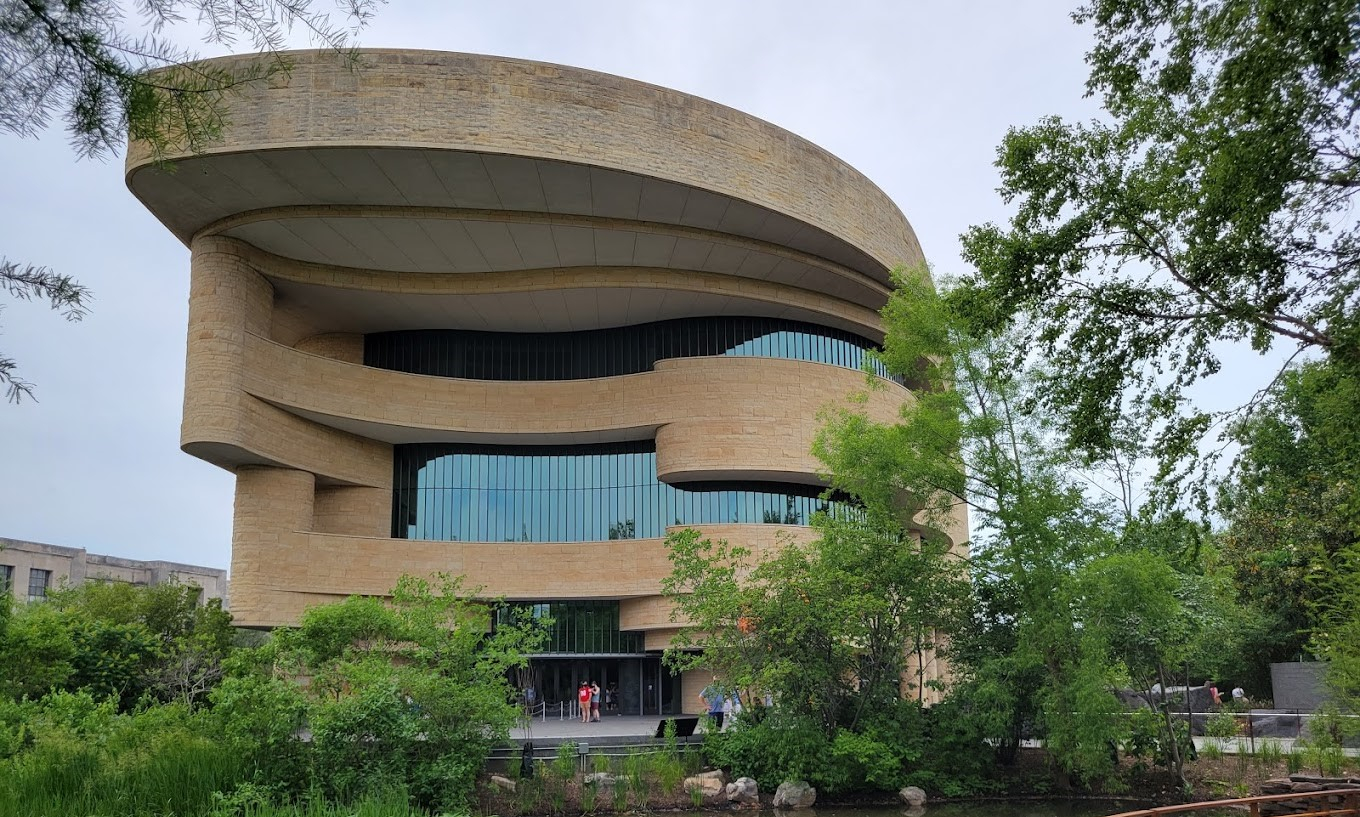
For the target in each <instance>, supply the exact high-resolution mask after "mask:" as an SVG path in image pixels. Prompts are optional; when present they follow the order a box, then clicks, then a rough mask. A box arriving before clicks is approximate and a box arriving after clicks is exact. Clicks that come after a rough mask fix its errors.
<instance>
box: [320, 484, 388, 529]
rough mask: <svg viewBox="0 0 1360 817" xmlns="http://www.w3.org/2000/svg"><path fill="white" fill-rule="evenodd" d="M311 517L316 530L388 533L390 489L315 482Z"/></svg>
mask: <svg viewBox="0 0 1360 817" xmlns="http://www.w3.org/2000/svg"><path fill="white" fill-rule="evenodd" d="M314 516H315V521H314V523H313V526H312V529H313V530H315V531H316V532H317V533H338V534H343V535H346V536H387V535H388V534H389V533H391V530H392V490H391V489H390V488H361V487H354V486H349V485H318V486H316V506H315V512H314Z"/></svg>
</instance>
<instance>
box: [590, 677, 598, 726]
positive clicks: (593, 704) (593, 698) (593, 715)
mask: <svg viewBox="0 0 1360 817" xmlns="http://www.w3.org/2000/svg"><path fill="white" fill-rule="evenodd" d="M590 719H591V720H595V721H598V720H599V719H600V685H599V684H597V683H595V682H594V681H591V682H590Z"/></svg>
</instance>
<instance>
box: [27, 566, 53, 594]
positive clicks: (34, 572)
mask: <svg viewBox="0 0 1360 817" xmlns="http://www.w3.org/2000/svg"><path fill="white" fill-rule="evenodd" d="M51 581H52V571H50V570H39V569H37V568H36V567H30V568H29V569H28V600H29V601H42V600H43V599H45V598H47V587H48V585H49V584H50V583H51Z"/></svg>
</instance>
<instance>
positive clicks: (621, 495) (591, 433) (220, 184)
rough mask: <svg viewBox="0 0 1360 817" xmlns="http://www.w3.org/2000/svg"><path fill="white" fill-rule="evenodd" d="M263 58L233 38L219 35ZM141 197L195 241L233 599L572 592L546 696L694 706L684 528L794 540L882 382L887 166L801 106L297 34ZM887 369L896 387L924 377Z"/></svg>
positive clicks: (194, 394)
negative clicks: (430, 586) (681, 596)
mask: <svg viewBox="0 0 1360 817" xmlns="http://www.w3.org/2000/svg"><path fill="white" fill-rule="evenodd" d="M233 59H248V58H233ZM293 59H294V61H295V66H294V68H293V70H292V72H291V73H290V74H289V75H288V76H286V77H278V78H274V79H272V80H270V81H268V82H266V83H260V84H258V85H257V86H256V87H253V88H250V89H247V90H246V91H244V92H243V93H241V94H240V95H238V96H234V97H231V98H230V99H228V100H227V102H226V105H227V119H228V122H229V125H228V127H227V128H226V131H225V133H224V135H223V138H222V140H221V141H220V143H218V144H215V145H214V146H212V147H211V148H210V149H208V150H207V151H205V152H203V153H200V154H194V155H190V154H185V155H182V156H176V157H171V159H172V161H171V162H170V165H171V167H165V166H158V165H156V164H154V163H153V162H152V161H151V160H150V159H149V157H148V156H147V155H146V154H145V152H144V151H143V150H140V149H139V148H140V146H138V145H136V144H134V145H132V147H131V149H130V151H129V156H128V161H127V183H128V186H129V187H130V188H131V189H132V192H133V193H134V194H135V195H136V196H137V197H138V198H139V199H140V200H141V201H142V202H143V203H144V204H145V205H146V206H147V207H148V208H150V209H151V211H152V212H153V213H154V214H155V215H156V217H157V218H159V219H160V220H161V221H162V222H163V223H164V224H165V226H166V227H168V228H169V229H170V230H171V231H172V232H173V233H174V234H175V235H176V236H178V237H179V238H180V239H181V240H182V241H184V242H185V244H187V245H188V246H189V247H190V248H191V250H192V262H191V263H192V281H191V289H190V307H189V332H188V364H187V371H186V375H185V400H184V424H183V430H182V445H183V448H184V450H185V451H188V452H189V453H191V454H193V455H195V456H197V457H201V458H203V459H205V460H208V461H209V462H212V463H215V464H217V465H219V466H221V467H223V468H226V469H228V470H230V471H232V472H233V473H235V474H236V480H237V481H236V508H235V528H234V533H233V540H232V573H231V581H232V611H233V614H234V615H235V617H236V619H237V621H238V622H239V623H241V624H244V625H248V626H261V627H267V626H272V625H279V624H286V623H289V622H292V621H295V620H296V619H297V617H298V615H299V614H300V613H301V611H302V610H303V609H304V608H306V607H307V606H308V605H310V604H314V603H317V602H324V601H330V600H335V599H338V598H341V597H344V596H347V595H351V594H364V595H381V594H384V593H386V592H387V591H388V590H389V589H390V588H391V587H392V585H393V584H394V583H395V581H396V579H397V577H398V576H400V575H401V574H402V573H414V574H429V573H432V572H435V571H448V572H451V573H455V574H464V575H465V576H466V577H467V583H468V585H470V586H480V587H482V588H484V589H485V592H486V593H487V594H489V595H497V596H504V597H506V598H508V599H512V600H516V601H521V602H525V603H531V604H539V605H545V607H544V608H542V609H547V610H551V611H552V615H553V616H554V618H555V619H556V621H557V626H556V631H555V633H554V637H553V642H552V645H551V647H550V652H549V653H547V654H545V655H544V656H542V657H541V658H540V659H539V660H538V661H537V662H536V663H535V668H536V670H535V671H536V672H537V673H538V675H537V678H536V680H535V683H536V684H537V685H538V686H539V689H540V690H542V691H543V693H544V695H543V697H545V698H548V699H549V700H553V699H555V698H556V697H557V696H559V695H561V694H563V692H564V690H566V691H569V690H570V689H571V687H570V686H569V685H570V684H571V683H573V682H574V681H575V679H576V678H579V677H581V676H582V675H583V674H588V675H589V676H590V677H594V678H597V679H598V678H603V679H604V680H605V681H606V682H607V683H613V684H617V685H618V687H619V697H620V701H621V702H622V704H623V705H624V709H625V711H641V712H647V713H650V712H656V711H661V712H667V711H675V710H676V709H677V708H680V707H684V708H686V709H688V708H690V707H689V704H691V703H692V702H693V699H694V695H693V694H691V693H692V691H691V690H689V689H684V690H682V689H681V684H680V683H677V681H676V679H672V678H670V677H668V676H667V675H666V674H665V672H664V671H663V670H662V669H661V666H660V664H659V661H658V659H657V656H658V651H659V650H660V649H662V648H663V647H664V646H665V644H666V642H667V641H668V639H669V637H670V635H671V633H672V632H673V630H672V628H673V627H674V624H672V623H671V621H670V620H669V610H668V608H667V606H666V604H665V602H664V600H663V599H662V598H661V597H660V596H659V595H658V592H659V585H660V580H661V578H662V577H663V576H664V575H665V574H666V573H667V572H668V571H669V563H668V562H667V559H666V555H665V549H664V545H663V537H664V536H665V533H666V530H667V529H668V528H672V527H674V526H677V525H679V526H686V525H689V526H695V527H699V528H702V529H703V530H704V531H705V532H706V533H708V534H709V535H712V536H714V537H722V538H726V539H729V540H731V541H738V542H741V543H743V544H745V545H748V546H752V547H754V548H757V549H758V548H762V547H769V546H773V545H775V544H776V541H777V538H778V537H779V536H780V535H781V532H785V533H789V534H791V535H793V536H807V535H808V529H807V528H806V527H804V525H805V524H806V522H807V520H808V517H809V515H810V514H811V513H812V512H813V511H814V510H815V509H816V508H817V507H819V506H820V504H821V502H820V500H818V499H817V496H818V494H819V492H820V491H821V485H820V483H819V480H818V478H817V475H816V472H817V470H818V465H817V463H816V461H815V460H814V459H813V457H812V455H811V454H810V453H809V446H810V441H811V439H812V435H813V433H814V430H815V428H816V425H817V421H816V414H817V411H818V410H819V409H820V408H821V407H823V406H826V405H828V404H832V403H835V402H837V401H842V400H844V399H845V398H846V396H847V395H849V394H851V393H852V392H855V391H859V390H862V389H863V386H864V378H865V375H864V374H863V372H862V371H861V369H860V367H861V365H862V362H863V359H864V350H865V349H869V348H873V347H874V346H875V344H876V343H878V342H879V341H881V339H882V331H881V327H880V323H879V317H878V314H877V312H878V310H879V309H880V308H881V307H882V306H883V304H884V302H885V299H886V297H887V293H888V285H889V276H888V272H889V269H890V268H892V267H893V266H896V265H899V264H914V263H917V262H919V261H920V260H921V252H920V248H919V247H918V246H917V243H916V240H915V237H914V236H913V234H912V230H911V227H910V225H909V224H908V223H907V221H906V219H905V218H904V217H903V216H902V214H901V212H900V211H899V210H898V209H897V207H896V206H894V204H893V203H892V202H891V201H890V200H889V199H888V198H887V196H885V195H884V194H883V192H882V191H881V190H879V189H878V188H877V187H875V186H874V185H873V184H872V183H870V182H869V181H868V180H867V179H865V178H864V177H863V176H861V175H860V174H859V173H858V172H856V171H855V170H854V169H853V168H851V167H849V166H848V165H846V164H845V163H844V162H842V161H840V160H839V159H837V158H836V157H834V156H831V155H830V154H828V153H827V152H825V151H823V150H821V149H819V148H817V147H816V146H814V145H812V144H809V143H808V142H806V141H804V140H803V139H800V138H798V137H797V136H794V135H793V134H791V133H788V132H787V131H784V130H782V129H780V128H777V127H774V126H773V125H770V124H769V123H766V122H763V121H761V120H759V119H755V118H753V117H750V116H747V115H745V114H742V113H740V112H738V111H735V110H732V109H730V108H726V107H723V106H721V105H717V104H714V103H712V102H708V101H706V100H703V99H698V98H695V97H692V96H688V95H686V94H682V93H679V92H676V91H671V90H667V89H664V88H658V87H655V86H651V85H647V84H644V83H640V82H634V81H631V80H626V79H621V78H619V77H614V76H609V75H605V74H599V73H595V72H591V71H583V70H579V69H574V68H566V67H562V66H557V65H547V64H543V63H535V62H528V61H523V60H512V59H503V58H496V57H485V56H476V55H469V54H447V53H434V52H419V51H372V52H365V54H364V55H363V57H362V60H361V62H362V66H361V67H360V68H358V69H357V70H351V69H350V68H349V67H348V66H346V65H344V64H343V63H342V62H341V61H340V60H339V59H337V58H336V57H335V56H334V55H331V54H328V53H323V52H301V53H297V54H295V55H293ZM885 383H886V386H887V387H886V388H884V389H878V390H874V391H873V392H872V393H871V394H870V397H869V402H868V410H869V411H870V412H871V413H872V414H874V415H876V416H877V417H879V418H882V419H887V418H889V417H891V416H893V415H895V414H896V412H897V410H898V408H899V406H900V405H901V404H902V402H903V401H904V400H907V399H909V392H908V391H907V390H906V389H905V388H904V387H903V386H902V385H899V384H898V383H894V382H887V381H885Z"/></svg>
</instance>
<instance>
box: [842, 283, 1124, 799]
mask: <svg viewBox="0 0 1360 817" xmlns="http://www.w3.org/2000/svg"><path fill="white" fill-rule="evenodd" d="M896 283H897V288H896V289H895V291H894V293H893V295H892V296H891V297H890V300H889V303H888V305H887V307H885V309H884V312H883V315H884V323H885V328H886V332H887V336H886V340H885V347H884V353H883V361H884V363H885V364H886V365H887V366H888V368H889V370H890V371H893V372H895V373H907V372H911V373H913V374H914V376H915V377H916V379H917V380H918V382H920V383H921V387H920V388H918V389H917V391H916V399H915V401H914V402H913V403H912V404H910V405H908V406H906V407H905V408H904V409H903V411H902V415H901V418H900V420H899V421H898V422H896V423H891V424H879V423H875V422H872V421H870V420H869V419H868V418H867V417H866V416H865V415H864V414H863V413H862V412H860V411H857V410H854V409H847V410H842V411H839V412H837V413H835V414H833V415H831V416H830V417H829V422H828V424H827V426H826V427H825V428H824V430H823V432H822V434H821V435H820V437H819V439H818V443H817V452H818V454H819V456H821V458H822V459H823V461H824V462H826V463H827V466H828V471H829V474H830V477H831V481H832V484H833V486H834V487H836V488H838V489H840V490H843V491H846V492H848V493H850V494H852V495H854V496H857V497H860V498H861V499H862V500H863V501H864V502H865V504H866V506H867V507H869V508H871V509H875V510H876V512H878V513H883V514H890V513H896V514H898V515H899V517H908V518H912V519H916V520H922V521H924V522H925V523H926V524H927V525H931V526H933V527H937V528H943V527H945V526H946V525H947V523H948V521H949V520H950V519H952V518H954V516H955V515H956V514H957V509H958V507H960V506H962V507H966V508H968V509H969V511H970V512H971V516H972V518H973V526H974V527H973V538H972V542H971V546H972V559H971V569H972V572H973V575H974V577H975V581H976V582H977V587H978V590H977V606H976V608H975V610H976V613H975V615H976V620H975V622H974V623H973V625H972V626H970V627H965V628H963V629H962V630H960V631H959V633H958V634H957V636H956V637H955V638H954V640H953V642H952V645H951V655H952V657H953V664H952V666H953V669H954V672H955V674H956V677H957V683H956V685H957V690H956V693H957V694H958V695H959V696H960V697H961V698H963V699H966V700H967V705H968V706H970V707H971V708H972V709H973V710H974V711H977V710H983V709H985V710H987V711H988V714H987V715H986V717H985V721H986V724H987V725H988V726H989V727H991V728H993V729H995V730H996V731H993V732H991V733H990V734H989V735H988V736H989V737H991V738H993V739H995V740H996V741H998V742H1000V743H1001V744H1002V747H1003V751H1004V750H1012V751H1013V747H1014V745H1015V743H1016V741H1017V740H1018V737H1019V733H1020V731H1021V730H1022V729H1023V728H1024V727H1025V725H1026V723H1028V722H1033V725H1034V726H1035V727H1036V728H1038V729H1040V730H1042V732H1043V734H1044V735H1045V738H1046V741H1047V744H1048V747H1049V749H1050V752H1051V753H1052V754H1053V756H1054V758H1055V759H1056V760H1057V762H1058V763H1059V764H1060V766H1061V767H1062V768H1063V769H1064V770H1066V771H1068V772H1070V773H1072V774H1073V775H1074V776H1076V777H1078V778H1082V779H1097V778H1103V777H1107V776H1109V775H1110V774H1111V773H1112V767H1111V764H1110V760H1109V752H1108V749H1107V745H1108V744H1109V743H1110V742H1111V741H1115V740H1117V739H1118V737H1119V730H1120V728H1121V727H1120V723H1119V718H1118V717H1117V712H1118V710H1119V705H1118V703H1117V702H1116V700H1115V699H1114V697H1113V695H1112V694H1111V691H1110V690H1111V688H1112V686H1113V684H1114V681H1115V669H1116V668H1115V666H1114V664H1113V662H1112V661H1110V660H1108V657H1107V656H1106V655H1104V654H1103V653H1101V652H1099V651H1092V650H1090V649H1087V648H1086V645H1085V644H1084V642H1083V639H1082V637H1081V622H1080V618H1079V612H1078V611H1079V608H1078V605H1077V603H1076V602H1077V600H1078V599H1077V587H1076V585H1075V584H1074V582H1073V579H1072V576H1073V573H1074V572H1076V571H1079V570H1080V569H1081V568H1082V567H1083V566H1084V565H1086V564H1088V563H1089V562H1091V561H1092V560H1094V559H1097V558H1099V557H1101V556H1104V555H1107V554H1109V553H1111V552H1113V550H1114V549H1115V546H1116V544H1117V529H1118V525H1117V523H1116V518H1115V516H1114V515H1113V514H1111V513H1110V512H1108V511H1107V510H1106V509H1105V508H1103V507H1101V506H1100V505H1099V504H1097V503H1095V502H1093V501H1092V500H1091V499H1090V498H1089V497H1088V496H1087V494H1086V492H1085V491H1084V490H1083V488H1084V485H1083V483H1082V482H1081V481H1080V480H1079V471H1078V465H1079V463H1078V462H1076V461H1075V460H1074V459H1073V458H1072V457H1071V455H1069V454H1068V453H1067V450H1066V449H1065V448H1064V447H1063V446H1061V445H1058V444H1055V440H1056V439H1057V438H1058V436H1059V429H1058V428H1057V427H1056V419H1055V418H1054V417H1053V416H1052V415H1051V414H1047V413H1044V412H1042V411H1036V410H1034V406H1035V405H1036V397H1037V390H1038V389H1039V388H1040V386H1041V383H1042V379H1041V378H1038V377H1035V376H1034V375H1033V374H1031V373H1030V372H1028V371H1026V370H1025V369H1023V368H1017V367H1016V365H1015V361H1016V360H1017V359H1019V358H1021V357H1023V355H1021V354H1020V348H1019V344H1020V343H1021V341H1020V340H1019V339H1018V338H1017V337H1016V336H1014V335H1006V334H996V333H991V332H986V331H977V330H976V329H975V327H974V325H973V324H970V323H969V322H968V321H967V320H965V319H964V316H962V315H960V314H959V312H958V310H957V307H956V305H955V302H952V301H947V300H945V299H942V298H941V297H940V296H939V295H938V294H937V293H936V290H935V288H934V286H933V285H932V283H931V281H930V279H929V277H928V276H927V275H926V273H925V271H924V270H915V271H906V272H899V273H898V274H897V281H896Z"/></svg>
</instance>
